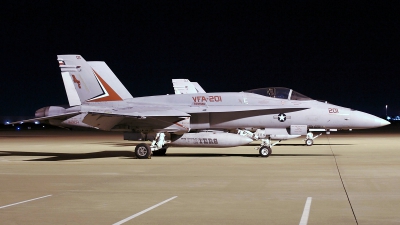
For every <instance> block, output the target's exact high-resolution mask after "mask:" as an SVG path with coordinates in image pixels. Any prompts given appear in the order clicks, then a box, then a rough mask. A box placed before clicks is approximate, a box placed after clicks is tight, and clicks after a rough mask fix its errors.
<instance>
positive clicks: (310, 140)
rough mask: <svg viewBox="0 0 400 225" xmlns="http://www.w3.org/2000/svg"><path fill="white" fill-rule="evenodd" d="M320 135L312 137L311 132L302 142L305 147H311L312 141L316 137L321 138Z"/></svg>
mask: <svg viewBox="0 0 400 225" xmlns="http://www.w3.org/2000/svg"><path fill="white" fill-rule="evenodd" d="M321 135H322V133H320V134H318V135H317V136H315V137H314V134H313V133H311V132H308V133H307V136H306V139H304V142H305V143H306V145H307V146H312V145H313V144H314V139H316V138H317V137H319V136H321Z"/></svg>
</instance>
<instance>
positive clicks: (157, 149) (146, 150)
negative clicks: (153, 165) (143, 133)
mask: <svg viewBox="0 0 400 225" xmlns="http://www.w3.org/2000/svg"><path fill="white" fill-rule="evenodd" d="M166 143H167V141H165V134H164V133H157V135H156V138H155V139H154V141H153V142H152V143H151V145H148V144H146V143H140V144H138V145H137V146H136V148H135V155H136V158H138V159H151V155H152V154H153V155H156V156H160V155H165V153H166V152H167V148H168V147H167V146H166V145H165V144H166Z"/></svg>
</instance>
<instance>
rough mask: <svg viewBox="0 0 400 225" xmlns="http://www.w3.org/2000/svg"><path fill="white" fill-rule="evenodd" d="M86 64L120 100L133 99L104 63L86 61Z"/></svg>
mask: <svg viewBox="0 0 400 225" xmlns="http://www.w3.org/2000/svg"><path fill="white" fill-rule="evenodd" d="M88 64H89V65H90V66H91V67H92V69H93V70H94V71H96V72H97V73H98V74H100V76H101V77H102V78H103V79H104V81H105V82H106V83H107V84H108V85H110V87H111V88H112V89H113V90H114V91H115V92H116V93H117V94H118V95H119V96H120V97H121V98H122V99H124V100H125V99H128V98H133V97H132V95H131V94H130V93H129V91H128V90H127V89H126V88H125V86H124V85H123V84H122V83H121V81H120V80H119V79H118V77H117V76H115V74H114V73H113V71H112V70H111V69H110V67H108V65H107V64H106V63H105V62H102V61H88Z"/></svg>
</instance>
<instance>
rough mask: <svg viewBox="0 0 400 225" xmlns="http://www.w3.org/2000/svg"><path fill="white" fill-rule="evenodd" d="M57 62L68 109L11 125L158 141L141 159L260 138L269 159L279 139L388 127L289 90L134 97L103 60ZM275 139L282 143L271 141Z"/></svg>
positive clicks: (139, 149) (139, 151)
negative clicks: (180, 149)
mask: <svg viewBox="0 0 400 225" xmlns="http://www.w3.org/2000/svg"><path fill="white" fill-rule="evenodd" d="M58 62H59V66H60V69H61V74H62V78H63V81H64V86H65V89H66V91H67V96H68V100H69V104H70V106H69V107H61V106H49V107H44V108H41V109H39V110H37V111H36V114H35V117H36V118H34V119H31V120H25V121H17V122H14V123H21V122H32V121H42V122H45V123H50V124H52V125H57V126H60V127H73V126H81V127H90V128H95V129H100V130H105V131H125V132H128V135H125V136H126V137H128V139H131V140H142V139H144V140H148V139H153V140H152V142H151V144H147V143H140V144H138V145H137V146H136V148H135V155H136V157H137V158H139V159H145V158H151V155H152V153H154V154H165V153H166V150H167V148H168V147H169V146H187V147H233V146H240V145H246V144H248V143H250V142H252V141H253V140H261V144H260V146H259V147H258V148H257V149H258V151H259V154H260V155H261V156H263V157H268V156H270V155H271V152H272V146H274V145H275V144H276V143H278V142H279V141H280V140H286V139H290V138H295V137H299V136H301V135H307V139H306V144H307V145H312V142H313V139H314V138H315V137H313V135H312V133H311V132H310V131H319V130H321V131H322V130H323V131H327V132H329V131H335V130H337V129H348V130H351V129H367V128H375V127H381V126H385V125H388V124H390V123H389V122H387V121H386V120H383V119H381V118H378V117H376V116H373V115H370V114H367V113H364V112H360V111H357V110H353V109H350V108H345V107H341V106H337V105H333V104H329V103H327V102H320V101H316V100H313V99H311V98H309V97H307V96H305V95H303V94H300V93H298V92H296V91H294V90H292V89H289V88H284V87H269V88H259V89H253V90H248V91H243V92H215V93H206V92H205V91H204V90H203V89H202V88H201V87H200V86H199V85H198V84H197V83H195V88H197V89H196V90H198V91H189V92H186V93H184V94H179V93H178V94H175V95H158V96H147V97H135V98H134V97H132V95H131V94H130V93H129V92H128V91H127V90H126V88H125V87H124V86H123V85H122V83H121V82H120V81H119V80H118V78H117V77H116V76H115V75H114V74H113V73H112V71H111V70H110V69H109V68H108V66H107V65H106V64H105V63H104V62H86V61H85V60H84V59H83V57H82V56H80V55H58ZM175 92H176V93H177V86H176V87H175ZM233 130H238V131H239V132H237V133H232V131H233ZM126 139H127V138H126ZM273 139H276V140H279V141H278V142H276V143H272V142H271V140H273Z"/></svg>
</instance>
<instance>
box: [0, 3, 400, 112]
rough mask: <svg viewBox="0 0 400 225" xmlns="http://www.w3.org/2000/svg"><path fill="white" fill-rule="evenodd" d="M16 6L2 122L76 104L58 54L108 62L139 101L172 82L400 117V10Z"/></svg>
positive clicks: (8, 36)
mask: <svg viewBox="0 0 400 225" xmlns="http://www.w3.org/2000/svg"><path fill="white" fill-rule="evenodd" d="M10 2H12V3H8V4H7V3H2V6H1V9H0V24H1V60H0V62H1V70H0V71H1V75H0V77H1V82H0V92H1V97H0V105H1V109H0V116H4V115H18V116H20V115H23V116H33V115H34V112H35V110H37V109H38V108H41V107H44V106H49V105H62V104H67V103H68V100H67V97H66V94H65V90H64V86H63V82H62V78H61V74H60V70H59V67H58V62H57V60H56V59H57V54H80V55H82V56H83V57H84V58H85V59H86V60H88V61H105V62H106V63H107V64H108V65H109V66H110V68H111V69H112V70H113V72H114V73H115V74H116V75H117V76H118V78H119V79H120V80H121V81H122V83H123V84H124V85H125V86H126V87H127V89H128V90H129V91H130V92H131V94H132V95H133V96H134V97H139V96H148V95H162V94H172V93H173V92H174V91H173V88H172V83H171V79H172V78H187V79H190V80H191V81H197V82H198V83H199V84H200V85H201V86H202V87H203V88H204V90H205V91H207V92H237V91H245V90H249V89H255V88H261V87H272V86H282V87H289V88H292V89H294V90H296V91H298V92H300V93H302V94H304V95H307V96H309V97H311V98H314V99H321V100H327V101H329V102H331V103H333V104H337V105H340V106H345V107H349V108H354V109H357V110H361V111H365V112H368V113H371V114H374V115H377V116H383V115H385V105H386V104H388V114H389V115H399V114H400V104H399V100H398V99H399V96H400V85H399V83H400V82H399V81H400V65H399V60H400V54H399V52H400V48H399V46H400V45H399V41H400V31H399V29H400V22H399V21H400V19H399V18H400V17H399V8H398V7H396V6H395V5H397V4H396V3H398V1H392V2H391V1H383V3H377V4H370V3H362V4H360V2H361V1H356V2H352V1H343V2H340V3H337V1H333V2H331V3H328V2H327V1H315V2H314V1H294V2H295V3H293V2H287V3H286V4H285V3H283V2H282V1H276V2H277V3H265V2H264V1H242V2H238V1H235V2H233V1H149V0H146V1H118V3H116V1H108V3H107V4H106V3H102V1H58V2H57V3H55V1H53V2H52V3H51V4H45V3H40V2H41V1H10ZM120 2H123V3H120ZM261 2H263V3H261ZM289 3H290V4H289Z"/></svg>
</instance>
